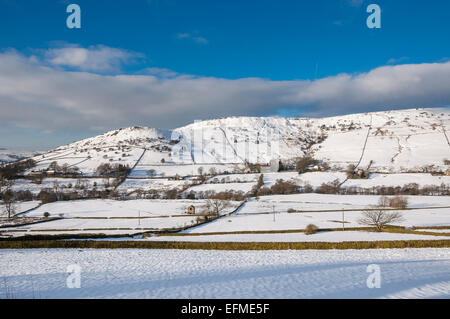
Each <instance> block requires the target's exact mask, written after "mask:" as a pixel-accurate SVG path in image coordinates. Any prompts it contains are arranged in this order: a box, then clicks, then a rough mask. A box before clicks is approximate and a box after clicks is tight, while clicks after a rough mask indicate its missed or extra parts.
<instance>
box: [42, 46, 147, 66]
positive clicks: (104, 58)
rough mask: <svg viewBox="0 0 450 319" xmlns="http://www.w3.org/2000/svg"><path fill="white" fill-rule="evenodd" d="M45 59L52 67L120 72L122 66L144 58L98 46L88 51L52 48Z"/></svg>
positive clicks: (76, 48)
mask: <svg viewBox="0 0 450 319" xmlns="http://www.w3.org/2000/svg"><path fill="white" fill-rule="evenodd" d="M45 57H46V59H47V62H48V63H50V64H52V65H57V66H64V67H71V68H76V69H79V70H82V71H93V72H112V71H118V70H120V67H121V65H122V64H125V63H128V62H130V61H132V60H133V59H135V58H137V57H142V56H141V55H138V54H136V53H131V52H128V51H126V50H121V49H116V48H110V47H107V46H102V45H98V46H91V47H89V48H87V49H86V48H81V47H77V46H67V47H62V48H52V49H49V50H47V51H46V52H45Z"/></svg>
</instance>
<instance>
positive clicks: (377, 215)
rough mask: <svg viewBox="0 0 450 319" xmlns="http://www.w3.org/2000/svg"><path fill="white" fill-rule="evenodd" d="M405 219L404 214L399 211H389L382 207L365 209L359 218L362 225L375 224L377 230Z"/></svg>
mask: <svg viewBox="0 0 450 319" xmlns="http://www.w3.org/2000/svg"><path fill="white" fill-rule="evenodd" d="M403 220H404V219H403V216H402V214H400V213H398V212H388V211H386V210H384V209H382V208H378V209H375V210H366V211H364V212H363V214H362V217H361V218H360V219H358V223H359V224H361V225H367V226H375V228H376V229H377V231H382V230H383V228H385V227H386V226H388V225H389V224H391V223H396V222H401V221H403Z"/></svg>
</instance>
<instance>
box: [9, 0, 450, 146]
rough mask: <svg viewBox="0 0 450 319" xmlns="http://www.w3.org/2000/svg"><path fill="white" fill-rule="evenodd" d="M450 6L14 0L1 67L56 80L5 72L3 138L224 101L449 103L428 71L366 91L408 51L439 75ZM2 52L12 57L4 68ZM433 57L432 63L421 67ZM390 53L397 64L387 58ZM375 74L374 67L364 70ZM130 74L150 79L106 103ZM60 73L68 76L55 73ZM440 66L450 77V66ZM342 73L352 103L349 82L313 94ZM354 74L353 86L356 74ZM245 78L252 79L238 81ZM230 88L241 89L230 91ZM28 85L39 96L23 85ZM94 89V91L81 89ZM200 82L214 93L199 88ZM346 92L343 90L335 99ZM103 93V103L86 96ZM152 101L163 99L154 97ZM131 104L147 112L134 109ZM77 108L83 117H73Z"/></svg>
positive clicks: (290, 108)
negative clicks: (413, 83) (376, 15)
mask: <svg viewBox="0 0 450 319" xmlns="http://www.w3.org/2000/svg"><path fill="white" fill-rule="evenodd" d="M69 3H77V4H79V5H80V7H81V10H82V13H81V15H82V18H81V19H82V28H81V29H79V30H76V29H68V28H67V27H66V24H65V21H66V18H67V16H68V14H67V13H66V12H65V11H66V10H65V9H66V6H67V5H68V4H69ZM370 3H376V4H378V5H379V6H380V7H381V9H382V15H381V19H382V28H381V29H368V28H367V26H366V19H367V17H368V15H369V13H366V8H367V5H368V4H370ZM449 17H450V2H449V1H445V0H431V1H411V0H409V1H406V0H395V1H393V0H389V1H381V0H374V1H363V0H335V1H332V0H316V1H300V0H297V1H283V0H277V1H269V0H258V1H250V0H249V1H243V0H240V1H235V0H227V1H219V0H190V1H182V0H179V1H178V0H134V1H130V0H128V1H123V0H115V1H106V0H96V1H92V0H91V1H89V0H73V1H56V0H55V1H46V0H27V1H25V0H0V39H1V40H0V49H1V50H2V55H3V56H2V57H1V58H3V60H1V59H0V72H1V71H4V74H8V75H9V76H10V77H11V75H13V76H12V77H13V78H16V76H17V81H18V82H17V83H23V82H26V83H27V84H28V82H29V81H27V80H30V81H31V79H32V78H34V79H35V78H36V77H38V78H41V79H42V80H41V81H40V82H39V85H40V86H42V87H43V88H44V89H45V90H44V91H46V93H45V94H43V93H42V88H41V90H39V92H34V91H32V90H33V89H36V85H30V86H29V87H26V92H25V93H24V92H22V93H21V92H17V93H16V95H15V96H12V95H11V96H9V95H8V96H7V95H6V94H5V93H2V91H1V84H2V82H0V111H2V112H4V114H6V116H4V119H5V122H4V123H1V124H3V128H2V129H1V130H2V131H4V134H2V137H0V146H3V147H5V146H6V147H11V146H12V145H15V146H18V147H19V148H20V147H22V148H47V147H51V146H56V145H58V144H60V143H66V142H70V141H72V140H75V139H77V138H81V137H87V136H91V135H93V134H96V133H99V132H102V131H103V130H108V129H113V128H116V126H131V125H135V124H138V125H148V126H156V127H162V128H170V127H175V126H179V125H183V124H187V122H189V121H192V120H194V119H204V118H211V117H214V116H215V115H217V116H225V115H262V116H265V115H274V114H278V115H317V116H326V115H335V114H344V113H349V112H357V111H370V110H374V111H375V110H379V109H383V108H405V107H416V106H445V105H449V104H450V100H449V97H448V95H446V94H445V93H442V92H441V91H434V89H432V88H434V85H432V84H431V83H428V82H426V83H427V84H429V85H428V86H427V91H426V92H425V89H424V90H423V94H422V95H421V96H419V97H417V96H412V93H411V92H409V91H407V88H408V87H409V84H408V83H407V82H405V83H404V85H403V86H400V87H399V88H398V89H397V91H396V92H398V93H399V94H398V96H396V95H395V96H392V93H391V92H386V96H390V98H388V97H386V98H384V99H375V98H373V99H372V100H370V101H366V100H364V98H362V97H359V96H358V97H353V95H356V93H354V91H355V90H358V88H360V87H361V84H360V83H366V82H365V81H366V78H370V79H372V78H373V77H376V76H377V75H379V74H382V75H383V76H384V77H385V78H393V76H395V77H397V76H399V75H398V74H397V70H396V69H395V65H403V66H405V68H404V69H402V70H401V71H399V72H400V73H401V78H402V79H405V80H404V81H407V79H408V76H407V74H413V75H414V76H415V77H419V78H420V79H421V81H422V82H424V83H425V81H427V79H430V78H433V76H432V75H430V74H433V72H443V71H442V69H443V68H439V67H433V65H434V64H436V63H439V64H442V65H443V66H446V65H447V64H446V63H447V62H448V61H449V58H450V37H449V31H450V18H449ZM67 49H69V50H72V49H83V50H86V51H85V52H88V53H87V54H88V55H87V57H88V58H86V59H83V62H82V63H78V62H74V61H75V60H73V53H74V50H72V51H70V52H69V51H67ZM63 50H66V51H63ZM78 53H80V52H78ZM78 53H77V54H78ZM68 54H69V55H70V56H69V55H68ZM69 60H70V61H69ZM77 61H78V60H77ZM2 62H3V63H4V66H5V68H6V67H8V69H2V68H1V67H2ZM421 65H431V66H430V67H429V68H426V69H425V67H423V68H422V67H420V68H419V67H417V66H421ZM13 66H16V68H14V69H13ZM406 66H410V67H409V68H407V67H406ZM414 66H415V67H414ZM380 67H388V68H390V69H387V70H385V69H381V70H380V71H377V72H375V71H374V70H378V69H379V68H380ZM10 72H11V73H10ZM27 72H28V73H27ZM41 72H43V73H41ZM385 72H394V73H385ZM411 72H412V73H411ZM430 72H431V73H430ZM372 73H375V74H374V75H373V74H372ZM342 74H344V75H346V76H347V77H350V78H345V76H344V77H341V75H342ZM361 74H362V75H367V76H361V77H358V76H359V75H361ZM394 74H395V75H394ZM19 75H20V77H19ZM81 75H83V76H86V77H89V79H87V78H86V79H85V80H84V81H85V82H91V83H94V82H95V85H98V86H99V89H96V92H97V93H96V95H94V96H93V95H91V94H94V93H93V92H90V91H89V89H88V88H82V87H81V84H79V82H78V81H79V77H80V76H81ZM120 75H125V76H129V78H128V79H131V78H132V79H134V80H136V81H142V82H139V84H136V85H134V84H133V85H134V86H132V87H129V88H128V89H127V90H126V91H124V92H123V94H125V95H126V94H133V96H132V97H130V99H129V100H127V99H123V101H121V103H118V104H117V105H113V106H111V105H109V104H108V105H106V104H105V105H101V106H98V105H99V104H102V103H103V101H106V100H108V98H109V97H108V95H109V93H108V92H110V91H111V90H114V88H116V87H121V88H122V87H123V86H122V85H119V84H118V83H116V82H117V81H116V80H118V81H122V79H121V78H117V76H120ZM59 76H61V78H63V79H64V85H66V86H64V87H63V84H61V81H59V82H52V80H53V79H54V78H57V77H59ZM440 76H441V77H442V78H441V79H447V73H444V74H440V75H437V78H439V77H440ZM68 77H74V78H72V79H71V80H69V79H68ZM111 77H114V79H111ZM141 77H144V78H141ZM355 77H358V78H355ZM75 78H76V79H78V80H76V79H75ZM134 80H133V81H134ZM47 81H48V82H47ZM70 81H72V82H70ZM114 81H116V82H114ZM330 81H335V82H336V83H338V84H333V85H334V86H336V85H339V87H341V86H343V89H345V90H348V93H347V94H346V96H349V95H350V96H352V97H353V100H352V101H351V102H350V103H349V104H350V105H351V107H345V99H344V97H341V96H336V97H335V96H333V97H332V96H330V98H329V99H328V100H327V101H324V100H323V97H322V96H321V97H314V98H312V97H311V95H312V94H313V93H311V92H314V94H319V93H320V92H319V93H318V92H316V91H317V90H319V89H320V90H321V92H324V93H323V94H322V95H325V96H326V95H327V94H331V93H330V92H331V91H329V90H331V89H330V88H329V86H327V87H326V88H322V85H324V83H325V84H326V83H328V82H330ZM343 81H348V82H349V83H350V82H351V83H353V84H352V85H353V86H352V87H347V86H344V85H345V84H343ZM358 81H359V82H358ZM66 82H67V83H66ZM113 82H114V83H113ZM356 82H358V83H356ZM441 82H442V81H441ZM55 83H56V84H55ZM129 83H130V81H126V85H129ZM315 83H316V84H317V86H319V85H320V86H319V88H318V89H316V88H315V86H314V84H315ZM333 83H334V82H333ZM373 83H379V80H376V81H374V82H373ZM120 84H123V82H120ZM95 85H94V84H92V86H91V87H93V86H95ZM123 85H125V84H123ZM365 85H366V84H365ZM56 87H58V88H59V89H61V90H63V91H65V92H66V91H67V92H68V94H67V95H68V96H69V97H67V99H68V100H67V101H62V100H63V98H62V97H60V96H58V93H55V92H56V91H57V90H56V89H55V88H56ZM168 87H169V88H168ZM212 87H214V88H216V87H217V88H219V89H222V90H219V91H218V92H216V93H215V95H212V96H211V97H208V96H206V95H205V96H202V93H203V92H204V91H203V90H206V91H208V92H210V91H211V88H212ZM235 87H239V88H242V87H245V88H246V90H245V92H243V91H239V92H238V91H236V90H237V89H236V88H235ZM102 88H103V89H105V91H102V90H101V89H102ZM148 88H151V90H150V91H149V92H147V91H146V90H147V89H148ZM170 88H175V89H174V91H173V92H172V91H170ZM447 88H448V87H447ZM47 89H48V92H47ZM183 89H186V91H187V92H190V91H194V92H197V94H196V95H195V96H193V97H190V96H189V95H185V94H183V96H185V97H186V99H190V100H191V101H190V103H187V102H186V101H185V100H183V101H182V103H181V102H180V100H170V99H169V98H166V96H173V95H174V92H180V90H183ZM441 89H442V91H445V89H446V87H443V88H441ZM5 90H6V89H5ZM227 90H231V91H230V92H229V93H227V94H228V95H229V96H234V97H235V98H234V99H227V98H228V97H222V96H221V95H222V93H221V92H228V91H227ZM280 90H281V91H282V92H280ZM305 90H308V91H307V92H304V91H305ZM297 91H298V92H300V93H299V95H300V96H297V93H296V92H297ZM415 91H416V92H417V88H416V89H415ZM419 91H421V89H419ZM8 92H9V91H8ZM372 93H373V92H372ZM400 93H402V94H400ZM20 94H24V96H27V97H29V100H28V99H26V98H23V99H19V98H17V96H18V95H20ZM101 94H104V95H105V96H101ZM223 94H224V95H225V93H223ZM81 95H83V99H82V100H81V99H80V100H78V99H77V97H78V96H81ZM366 95H367V92H366ZM369 95H370V94H369ZM375 95H376V94H374V96H375ZM121 96H123V95H121ZM137 96H138V97H141V99H139V100H138V99H137ZM198 96H202V99H201V100H200V101H196V100H194V99H195V98H197V97H198ZM221 99H222V100H221ZM24 100H26V101H25V102H24ZM31 100H32V101H31ZM115 100H117V99H115ZM332 100H336V101H338V102H337V103H336V104H333V105H332V106H330V104H329V103H330V101H332ZM72 101H73V103H72ZM89 101H92V105H89V107H86V104H90V102H89ZM127 101H130V102H129V103H128V102H127ZM143 101H148V103H149V105H150V104H151V105H153V104H154V105H153V107H151V106H149V107H147V106H146V104H145V103H144V102H143ZM216 101H217V102H216ZM416 101H417V103H420V105H418V104H416V103H415V102H416ZM105 103H106V102H105ZM108 103H109V102H108ZM152 103H153V104H152ZM202 103H204V105H203V106H202V107H201V108H198V109H197V108H196V105H200V104H202ZM327 103H328V104H327ZM110 104H111V103H110ZM231 104H232V105H231ZM228 105H230V108H229V109H228V111H229V112H228V113H226V111H227V106H228ZM84 107H86V109H84ZM97 107H98V108H99V109H98V110H96V108H97ZM108 108H111V109H108ZM124 108H130V112H133V113H135V114H136V116H135V117H133V116H129V115H128V114H122V113H121V111H120V110H123V109H124ZM88 109H89V110H88ZM14 110H17V111H16V114H13V113H14V112H13V111H14ZM92 110H94V111H92ZM205 110H207V111H205ZM20 112H22V113H27V114H32V113H33V112H36V113H39V114H41V116H43V115H45V117H46V118H47V119H54V122H56V121H57V122H62V123H63V124H61V125H56V124H54V123H52V121H50V120H48V122H46V121H44V120H42V121H40V122H41V123H42V124H41V125H39V124H37V123H36V121H38V120H39V115H35V118H34V119H35V120H34V121H33V118H30V119H27V120H24V119H22V118H20V114H19V113H20ZM105 112H106V113H111V114H114V115H115V118H107V117H108V116H106V118H105V119H103V118H104V117H105V116H100V114H103V115H104V114H105ZM182 114H184V115H182ZM186 114H187V116H186ZM68 117H69V118H71V119H72V120H71V122H70V123H68V122H65V121H66V120H65V119H67V118H68ZM87 117H89V119H90V120H86V119H87ZM117 117H120V120H119V119H118V118H117ZM6 119H7V121H6ZM0 121H1V120H0ZM5 136H6V138H5ZM43 140H45V142H43Z"/></svg>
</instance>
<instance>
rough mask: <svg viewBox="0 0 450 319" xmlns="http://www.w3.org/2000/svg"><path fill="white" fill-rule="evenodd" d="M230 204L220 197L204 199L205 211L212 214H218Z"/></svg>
mask: <svg viewBox="0 0 450 319" xmlns="http://www.w3.org/2000/svg"><path fill="white" fill-rule="evenodd" d="M229 206H230V202H229V201H227V200H220V199H208V200H207V201H206V212H207V213H208V214H209V215H212V216H219V215H220V212H221V211H223V210H224V209H225V208H227V207H229Z"/></svg>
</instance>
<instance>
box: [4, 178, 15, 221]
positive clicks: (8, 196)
mask: <svg viewBox="0 0 450 319" xmlns="http://www.w3.org/2000/svg"><path fill="white" fill-rule="evenodd" d="M2 200H3V210H4V212H5V214H6V215H7V216H8V218H11V217H12V216H14V214H15V213H16V202H17V200H16V197H15V196H14V193H13V191H12V189H11V185H8V186H7V188H6V190H5V191H4V192H3V193H2Z"/></svg>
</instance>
